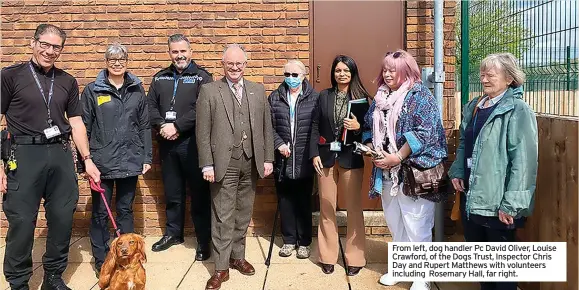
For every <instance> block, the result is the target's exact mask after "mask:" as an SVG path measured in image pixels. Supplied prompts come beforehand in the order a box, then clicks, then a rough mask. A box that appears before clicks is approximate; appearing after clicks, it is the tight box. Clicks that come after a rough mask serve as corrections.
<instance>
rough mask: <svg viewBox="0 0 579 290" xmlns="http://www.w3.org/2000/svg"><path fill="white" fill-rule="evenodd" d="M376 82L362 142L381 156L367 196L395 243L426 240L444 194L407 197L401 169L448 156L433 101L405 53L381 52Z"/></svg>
mask: <svg viewBox="0 0 579 290" xmlns="http://www.w3.org/2000/svg"><path fill="white" fill-rule="evenodd" d="M377 81H378V86H379V88H378V92H377V94H376V96H375V97H374V102H373V103H372V105H371V106H370V109H369V110H368V113H367V114H366V116H365V132H364V133H363V134H364V136H363V138H362V140H363V141H364V143H366V144H367V145H368V146H371V147H373V148H374V149H375V150H376V151H378V152H380V153H382V155H383V158H379V159H374V167H373V170H372V178H371V183H372V184H371V186H370V193H369V194H370V198H375V197H378V196H381V197H382V208H383V210H384V217H385V219H386V223H387V224H388V228H389V230H390V232H391V233H392V239H393V241H394V242H431V241H432V227H433V226H434V208H435V203H436V202H440V201H442V200H444V199H445V197H446V196H445V193H431V194H425V195H420V196H418V195H411V194H409V192H411V191H409V190H404V189H403V187H404V186H405V179H407V178H408V177H407V176H405V174H403V171H402V170H401V167H402V166H401V165H402V164H407V165H410V166H413V167H417V168H422V169H427V168H433V167H435V166H436V165H438V164H439V163H440V162H442V161H443V160H444V159H445V158H446V157H447V152H446V150H447V149H446V138H445V134H444V128H443V126H442V120H441V118H440V112H439V110H438V106H437V103H436V100H435V98H434V97H433V96H432V94H431V92H430V91H429V90H428V88H427V87H425V86H424V85H423V84H422V82H421V80H420V70H419V68H418V64H417V63H416V61H415V60H414V58H413V57H412V55H410V54H409V53H408V52H406V51H404V50H398V51H396V52H389V53H387V54H386V56H385V57H384V60H383V61H382V71H381V72H380V75H379V76H378V78H377ZM406 181H407V180H406ZM380 283H381V284H383V285H387V286H391V285H394V284H396V283H397V281H396V280H395V279H393V277H392V276H391V275H389V274H388V273H386V274H384V275H383V276H382V277H381V278H380ZM410 289H411V290H422V289H430V282H426V281H416V282H414V283H413V284H412V288H410Z"/></svg>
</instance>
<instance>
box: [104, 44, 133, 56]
mask: <svg viewBox="0 0 579 290" xmlns="http://www.w3.org/2000/svg"><path fill="white" fill-rule="evenodd" d="M112 58H114V59H129V52H128V51H127V48H126V47H125V46H124V45H122V44H120V43H118V42H115V43H113V44H111V45H109V47H107V51H106V52H105V59H112Z"/></svg>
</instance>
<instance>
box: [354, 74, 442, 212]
mask: <svg viewBox="0 0 579 290" xmlns="http://www.w3.org/2000/svg"><path fill="white" fill-rule="evenodd" d="M375 108H376V105H375V103H372V105H370V109H369V110H368V113H367V114H366V116H365V117H364V121H365V124H364V128H363V130H364V132H363V133H362V134H363V135H362V140H363V141H364V143H368V142H371V140H372V123H373V119H372V114H373V112H374V109H375ZM406 142H408V145H409V146H410V148H411V149H412V153H411V154H410V156H408V158H407V159H406V160H405V162H409V163H410V164H411V165H414V166H417V167H421V168H432V167H434V166H436V165H437V164H438V163H440V162H441V161H443V160H444V159H446V158H447V144H446V135H445V133H444V127H443V126H442V120H441V117H440V111H439V110H438V105H437V103H436V100H435V99H434V96H433V95H432V93H431V92H430V90H429V89H428V88H427V87H425V86H424V85H422V84H420V83H416V84H414V86H413V87H412V89H410V91H409V92H408V94H407V95H406V97H405V98H404V104H403V106H402V111H401V112H400V116H399V117H398V123H397V124H396V145H397V147H398V148H401V147H402V146H404V143H406ZM400 172H402V171H400ZM400 180H402V179H400ZM424 198H425V199H428V200H431V201H440V200H441V199H442V198H443V196H442V195H438V196H424Z"/></svg>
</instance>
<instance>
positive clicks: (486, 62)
mask: <svg viewBox="0 0 579 290" xmlns="http://www.w3.org/2000/svg"><path fill="white" fill-rule="evenodd" d="M493 68H494V69H500V70H502V71H503V72H504V73H505V75H506V76H507V77H511V78H512V79H513V82H512V83H511V84H510V86H511V87H513V88H517V87H520V86H522V85H523V83H524V82H525V73H524V72H523V70H521V68H520V67H519V65H518V64H517V58H516V57H515V56H514V55H512V54H511V53H508V52H504V53H493V54H489V55H488V56H487V57H485V58H484V59H483V60H482V61H481V63H480V70H481V71H488V70H490V69H493Z"/></svg>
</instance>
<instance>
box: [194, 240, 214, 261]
mask: <svg viewBox="0 0 579 290" xmlns="http://www.w3.org/2000/svg"><path fill="white" fill-rule="evenodd" d="M210 257H211V248H210V247H209V244H198V245H197V252H196V253H195V260H197V261H205V260H207V259H209V258H210Z"/></svg>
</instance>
